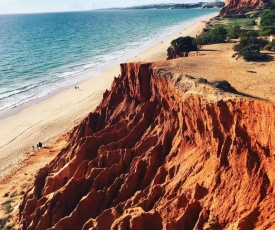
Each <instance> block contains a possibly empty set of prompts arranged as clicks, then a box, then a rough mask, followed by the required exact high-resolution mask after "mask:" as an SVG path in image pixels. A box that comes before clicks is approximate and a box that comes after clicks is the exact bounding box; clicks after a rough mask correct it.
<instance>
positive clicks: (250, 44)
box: [234, 37, 267, 61]
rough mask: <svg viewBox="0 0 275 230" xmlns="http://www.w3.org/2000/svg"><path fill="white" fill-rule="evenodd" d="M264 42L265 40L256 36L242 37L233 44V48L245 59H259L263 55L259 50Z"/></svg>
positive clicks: (264, 44)
mask: <svg viewBox="0 0 275 230" xmlns="http://www.w3.org/2000/svg"><path fill="white" fill-rule="evenodd" d="M266 44H267V41H265V40H262V39H258V38H256V37H242V38H241V41H240V43H239V44H237V45H235V46H234V50H235V51H238V54H239V55H240V56H243V58H244V59H245V60H246V61H261V60H263V59H264V57H265V55H263V54H261V53H260V50H261V49H262V48H264V47H265V46H266Z"/></svg>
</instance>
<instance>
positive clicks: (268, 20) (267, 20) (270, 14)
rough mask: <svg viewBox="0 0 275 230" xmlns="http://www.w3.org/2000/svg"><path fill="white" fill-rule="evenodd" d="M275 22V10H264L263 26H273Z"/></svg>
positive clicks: (262, 16)
mask: <svg viewBox="0 0 275 230" xmlns="http://www.w3.org/2000/svg"><path fill="white" fill-rule="evenodd" d="M274 23H275V12H274V11H264V12H263V13H262V14H261V26H273V25H274Z"/></svg>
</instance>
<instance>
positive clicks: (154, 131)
mask: <svg viewBox="0 0 275 230" xmlns="http://www.w3.org/2000/svg"><path fill="white" fill-rule="evenodd" d="M183 84H184V83H182V79H180V78H178V79H174V78H173V76H172V75H171V74H166V75H165V76H164V74H162V73H161V72H160V71H155V70H154V69H153V68H152V66H151V64H123V65H121V77H120V78H118V79H115V81H114V82H113V86H112V89H111V91H110V92H108V91H106V92H105V94H104V98H103V100H102V102H101V104H100V105H99V106H98V107H97V109H96V111H95V112H94V113H91V114H90V115H89V116H88V117H87V118H86V119H85V120H83V122H82V123H81V124H80V125H79V126H77V127H76V128H75V129H74V132H73V134H72V136H71V142H70V144H69V145H68V146H67V147H66V148H65V149H63V150H62V151H61V152H60V154H59V155H58V157H57V158H56V159H55V160H54V161H52V162H51V163H50V164H49V165H47V166H46V167H45V168H43V169H41V170H40V171H39V172H38V174H37V176H36V179H35V182H34V186H33V188H31V189H30V190H29V191H28V193H27V194H26V196H25V198H24V201H23V203H22V204H21V206H20V221H21V223H22V225H23V229H29V230H31V229H51V230H60V229H74V230H77V229H85V230H86V229H99V230H105V229H106V230H107V229H121V230H122V229H134V230H135V229H154V230H155V229H167V230H173V229H187V230H189V229H198V230H199V229H241V230H249V229H272V227H273V229H274V226H275V191H274V178H275V171H274V169H275V160H274V158H275V157H274V154H275V106H274V105H273V104H271V103H267V102H264V101H259V100H253V99H249V98H235V99H231V100H227V101H218V102H211V103H209V102H206V101H205V100H204V98H203V97H202V96H199V95H192V94H185V93H183V89H184V88H186V87H185V85H183Z"/></svg>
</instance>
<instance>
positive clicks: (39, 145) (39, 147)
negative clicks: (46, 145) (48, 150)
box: [36, 141, 43, 149]
mask: <svg viewBox="0 0 275 230" xmlns="http://www.w3.org/2000/svg"><path fill="white" fill-rule="evenodd" d="M36 146H37V149H42V148H43V144H42V143H41V142H40V141H39V142H38V144H37V145H36Z"/></svg>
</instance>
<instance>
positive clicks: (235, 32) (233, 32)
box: [227, 23, 241, 38]
mask: <svg viewBox="0 0 275 230" xmlns="http://www.w3.org/2000/svg"><path fill="white" fill-rule="evenodd" d="M240 33H241V26H240V25H239V24H237V23H234V24H233V23H231V24H229V25H228V26H227V35H228V37H229V38H238V37H239V36H240Z"/></svg>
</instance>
